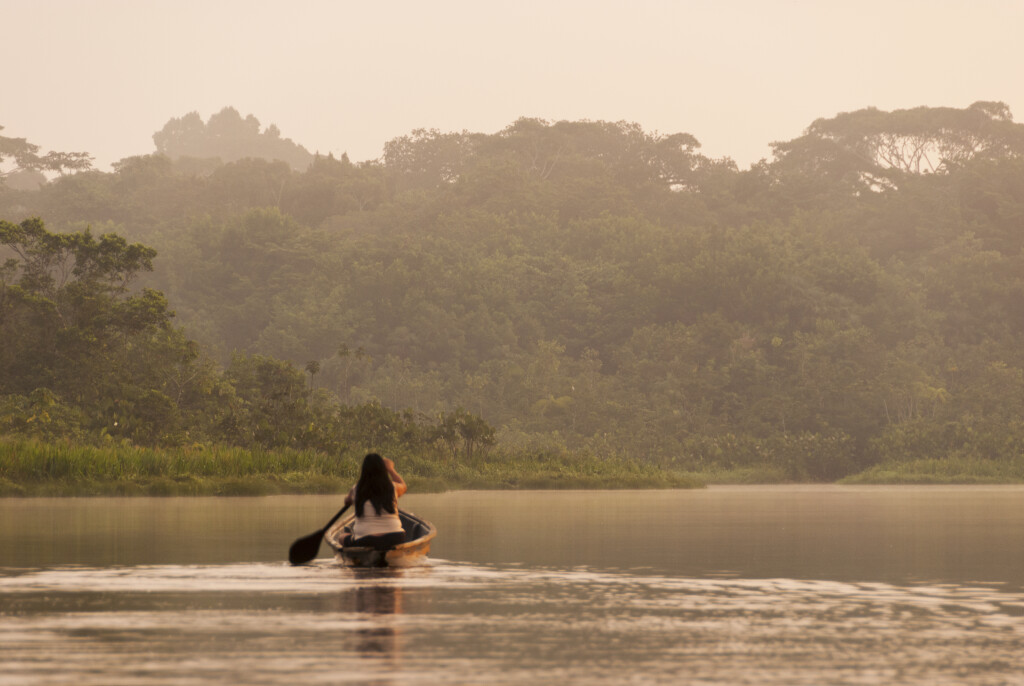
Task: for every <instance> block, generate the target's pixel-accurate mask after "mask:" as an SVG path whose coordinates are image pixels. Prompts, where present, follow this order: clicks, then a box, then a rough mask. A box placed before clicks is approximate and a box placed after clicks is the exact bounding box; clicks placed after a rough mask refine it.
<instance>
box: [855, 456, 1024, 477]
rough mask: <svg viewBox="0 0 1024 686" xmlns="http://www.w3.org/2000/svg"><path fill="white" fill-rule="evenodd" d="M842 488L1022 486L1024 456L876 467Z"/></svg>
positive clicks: (856, 475) (919, 462)
mask: <svg viewBox="0 0 1024 686" xmlns="http://www.w3.org/2000/svg"><path fill="white" fill-rule="evenodd" d="M839 483H841V484H1019V483H1024V456H1022V457H1020V458H1018V459H1015V460H1010V461H998V462H997V461H995V460H985V459H979V458H962V457H955V456H954V457H948V458H943V459H919V460H910V461H907V462H891V463H885V464H880V465H875V466H874V467H871V468H870V469H867V470H865V471H863V472H860V473H859V474H854V475H852V476H848V477H846V478H844V479H841V480H840V481H839Z"/></svg>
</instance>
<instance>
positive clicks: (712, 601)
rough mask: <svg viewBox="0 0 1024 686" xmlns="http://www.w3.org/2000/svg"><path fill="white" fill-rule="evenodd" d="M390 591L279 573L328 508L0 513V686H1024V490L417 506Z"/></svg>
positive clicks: (724, 490) (299, 504) (792, 489)
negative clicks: (425, 553) (294, 544)
mask: <svg viewBox="0 0 1024 686" xmlns="http://www.w3.org/2000/svg"><path fill="white" fill-rule="evenodd" d="M402 504H403V507H405V508H407V509H409V510H412V511H413V512H416V513H417V514H419V515H421V516H423V517H425V518H426V519H429V520H431V521H432V522H434V523H435V524H436V525H437V527H438V530H439V533H438V536H437V538H436V539H435V542H434V546H433V550H432V552H431V556H430V558H429V560H428V561H427V562H426V563H425V564H423V565H421V566H416V567H412V568H408V569H399V570H352V569H347V568H343V567H339V566H338V565H336V564H335V563H334V562H333V560H331V559H330V557H329V556H328V550H327V549H326V546H324V550H322V551H321V552H322V557H321V558H320V559H318V560H317V561H316V562H315V563H313V564H311V565H306V566H302V567H289V566H288V565H287V564H285V563H284V562H283V559H284V557H285V555H286V552H287V548H288V545H289V544H290V543H291V541H292V540H294V539H295V538H297V537H299V536H301V535H304V534H307V533H309V532H311V531H314V530H316V529H317V528H319V527H320V526H322V525H323V524H324V523H325V522H326V520H327V519H329V518H330V516H331V515H332V514H333V513H334V512H335V511H336V510H337V508H338V507H339V506H340V498H338V497H322V496H303V497H291V496H287V497H285V496H281V497H268V498H196V499H189V498H163V499H161V498H126V499H105V498H103V499H77V498H72V499H41V498H40V499H7V500H0V684H3V685H11V684H19V685H20V684H33V685H35V684H76V685H85V684H103V685H104V686H108V685H116V684H132V685H135V684H182V685H190V686H192V685H205V684H293V683H299V682H301V683H304V684H324V683H330V684H334V683H353V684H567V683H570V684H609V685H611V684H615V685H618V684H659V683H664V684H729V685H732V684H780V685H781V684H786V685H793V684H814V685H819V684H886V685H888V684H922V685H925V684H927V685H929V686H931V685H934V684H947V683H948V684H986V685H988V684H993V685H994V684H1024V676H1022V673H1024V545H1022V543H1024V488H1022V487H1016V486H1006V487H1003V486H992V487H841V486H771V487H761V486H750V487H712V488H708V489H705V490H696V491H568V492H456V493H445V494H436V495H416V494H410V495H407V496H406V497H404V498H403V499H402Z"/></svg>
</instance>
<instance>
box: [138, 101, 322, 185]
mask: <svg viewBox="0 0 1024 686" xmlns="http://www.w3.org/2000/svg"><path fill="white" fill-rule="evenodd" d="M153 142H154V143H155V144H156V149H157V152H159V153H162V154H164V155H167V156H168V157H170V158H172V159H178V158H182V157H192V158H214V157H215V158H220V159H221V160H222V161H223V162H234V161H236V160H240V159H243V158H246V157H255V158H262V159H267V160H281V161H282V162H287V163H288V164H289V165H290V166H291V167H292V168H293V169H296V170H304V169H306V167H308V166H309V164H310V163H311V162H312V161H313V155H312V154H310V152H309V151H308V150H306V149H305V148H304V147H302V146H301V145H298V144H297V143H295V142H293V141H292V140H291V139H290V138H281V131H280V130H279V129H278V128H277V126H275V125H273V124H271V125H270V126H268V127H267V128H266V129H265V130H263V131H262V132H261V131H260V122H259V120H258V119H257V118H256V117H254V116H253V115H251V114H250V115H248V116H246V117H245V118H244V119H243V118H242V115H241V114H239V112H238V110H236V109H235V108H234V107H225V108H224V109H222V110H221V111H220V112H217V113H216V114H213V115H210V118H209V119H208V120H207V122H206V123H205V124H204V123H203V120H202V118H201V117H200V116H199V113H198V112H189V113H188V114H186V115H185V116H183V117H173V118H171V120H170V121H168V122H167V123H166V124H165V125H164V128H163V129H161V130H160V131H157V132H156V133H154V134H153Z"/></svg>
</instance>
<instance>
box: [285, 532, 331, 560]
mask: <svg viewBox="0 0 1024 686" xmlns="http://www.w3.org/2000/svg"><path fill="white" fill-rule="evenodd" d="M323 537H324V530H323V529H321V530H320V531H315V532H313V533H311V534H310V535H309V536H303V537H302V538H300V539H299V540H297V541H295V543H292V547H291V548H289V549H288V561H289V562H291V563H292V564H293V565H301V564H305V563H307V562H309V561H310V560H312V559H313V558H314V557H316V556H317V553H319V552H320V541H321V540H323Z"/></svg>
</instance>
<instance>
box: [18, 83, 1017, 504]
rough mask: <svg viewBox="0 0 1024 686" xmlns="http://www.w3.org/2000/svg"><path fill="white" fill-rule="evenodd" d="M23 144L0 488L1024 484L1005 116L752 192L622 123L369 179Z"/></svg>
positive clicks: (289, 164) (438, 145) (746, 175)
mask: <svg viewBox="0 0 1024 686" xmlns="http://www.w3.org/2000/svg"><path fill="white" fill-rule="evenodd" d="M5 133H7V132H6V131H0V174H2V175H0V262H2V265H3V266H2V268H0V340H2V341H3V344H2V346H0V441H2V442H3V443H2V444H0V447H2V446H3V445H7V446H11V445H13V446H16V447H17V446H20V447H19V448H18V449H17V450H9V451H8V453H7V456H6V457H4V458H3V460H2V461H0V482H2V481H4V480H7V481H8V482H10V483H14V482H18V481H19V480H21V481H24V480H25V479H29V478H30V477H29V476H26V474H30V473H35V472H32V470H33V469H36V470H38V469H39V464H40V461H41V462H46V461H47V460H51V461H52V460H53V459H54V458H53V452H52V451H50V452H47V451H46V450H45V449H44V448H45V446H64V447H65V448H66V449H70V446H78V447H81V449H82V450H86V449H89V450H92V449H103V448H104V446H106V447H107V448H109V449H111V450H113V449H114V448H115V447H116V448H117V449H118V450H122V451H123V450H139V451H141V452H139V454H140V455H150V456H153V455H162V454H164V453H162V452H161V451H172V452H173V451H177V453H175V454H177V455H181V454H185V453H189V454H191V453H190V452H189V451H192V452H197V451H198V452H202V451H204V450H205V451H206V452H207V453H208V454H211V455H212V454H215V453H216V450H222V451H223V450H228V449H231V448H237V449H242V450H248V451H252V453H251V454H253V455H256V454H264V453H266V452H267V451H269V452H270V453H273V452H274V451H278V452H281V454H283V452H282V451H284V452H287V451H292V452H293V453H294V451H299V452H301V451H312V453H316V454H320V453H322V454H335V455H336V454H341V453H346V454H351V455H356V454H358V453H361V452H365V451H367V450H370V449H381V450H389V451H391V453H392V454H400V455H408V456H410V459H415V460H416V461H417V462H416V463H417V464H419V465H420V467H419V469H421V474H422V475H424V478H426V476H431V475H432V476H436V477H437V478H439V479H442V480H443V478H444V476H445V475H446V474H447V475H451V474H454V473H456V472H458V470H459V469H467V468H469V467H471V466H474V465H475V468H477V469H478V471H479V470H482V469H485V467H486V468H487V469H490V468H492V467H493V465H496V464H506V465H507V464H510V463H513V462H514V463H515V464H517V465H520V468H521V470H525V471H529V470H530V469H531V467H530V465H531V464H532V465H534V466H535V467H536V466H537V465H540V464H542V463H543V465H544V467H543V469H546V470H548V471H549V472H550V473H551V474H552V479H555V478H556V477H557V475H558V474H559V473H563V474H568V473H570V472H571V473H572V474H574V475H576V476H579V475H580V474H586V473H593V474H597V473H601V474H604V475H605V476H603V477H602V478H605V479H606V480H605V481H604V482H602V483H603V484H604V485H608V480H607V479H608V478H610V477H608V475H614V474H619V473H626V472H630V473H634V474H639V475H640V476H639V477H637V478H636V479H632V480H624V481H623V482H622V483H623V484H626V483H628V485H636V484H637V483H638V482H643V481H644V480H648V479H649V480H651V482H652V483H654V482H657V483H658V484H660V485H664V483H665V482H664V481H663V480H659V477H657V475H658V474H672V475H675V476H673V477H672V479H675V481H672V483H673V484H678V483H682V478H683V477H682V476H680V475H696V476H697V477H700V478H703V479H704V480H705V481H708V480H710V481H716V480H747V481H751V480H752V481H835V480H839V479H844V478H845V479H848V480H857V479H862V480H867V481H870V480H872V479H875V480H897V481H898V480H904V481H906V480H911V481H912V480H943V479H948V480H954V481H956V480H980V481H986V480H992V481H998V480H1024V125H1022V124H1018V123H1016V122H1014V121H1013V117H1012V114H1011V112H1010V111H1009V109H1008V108H1007V106H1006V105H1004V104H1002V103H998V102H977V103H974V104H973V105H971V106H969V107H966V108H962V109H958V108H943V107H918V108H914V109H907V110H895V111H891V112H886V111H881V110H878V109H875V108H865V109H862V110H858V111H854V112H849V113H842V114H839V115H836V116H834V117H831V118H823V119H818V120H816V121H814V122H812V123H811V124H810V125H809V126H808V127H807V128H806V130H805V131H804V133H803V134H802V135H801V136H800V137H798V138H796V139H793V140H789V141H780V142H775V143H772V146H771V148H772V157H771V159H764V160H761V161H760V162H758V163H757V164H754V165H752V166H751V167H750V168H749V169H740V168H739V167H738V166H737V165H736V164H735V163H734V162H732V161H731V160H729V159H713V158H708V157H706V156H704V155H702V154H701V152H700V143H699V141H698V139H697V138H696V137H695V136H694V135H691V134H689V133H674V134H660V133H652V132H648V131H645V130H644V129H643V127H642V126H641V125H639V124H635V123H628V122H603V121H557V122H549V121H543V120H538V119H525V118H524V119H519V120H517V121H515V122H513V123H511V124H510V125H509V126H508V127H507V128H505V129H503V130H501V131H498V132H497V133H493V134H483V133H472V132H466V131H463V132H441V131H437V130H425V129H420V130H415V131H412V132H411V133H409V134H408V135H404V136H400V137H398V138H395V139H394V140H391V141H389V142H388V143H386V144H385V146H384V150H383V154H382V156H381V157H380V158H379V159H376V160H370V161H365V162H358V163H354V162H352V161H350V160H349V159H348V158H347V156H345V155H342V156H341V157H340V158H335V157H334V156H333V155H328V156H322V155H319V154H316V153H312V154H311V153H310V152H309V151H308V150H307V149H306V148H304V147H302V146H301V145H298V144H297V143H294V142H293V141H291V140H290V139H286V138H283V137H282V135H281V132H280V131H279V130H278V129H277V128H276V127H275V126H272V125H271V126H269V127H266V129H261V125H260V123H259V121H258V120H257V119H256V118H255V117H253V116H252V115H249V116H247V117H245V118H243V117H242V116H241V115H240V114H239V113H238V112H237V111H236V110H234V109H232V108H225V109H224V110H223V111H221V112H220V113H218V114H216V115H213V116H211V117H210V118H209V120H208V121H207V122H203V120H202V119H201V118H200V117H199V116H198V115H197V114H194V113H193V114H190V115H186V116H185V117H181V118H174V119H171V120H170V121H169V122H168V123H167V125H166V126H165V127H164V128H163V129H162V130H161V131H159V132H156V134H155V135H154V137H153V138H154V144H155V149H154V151H153V152H152V153H149V154H144V155H139V156H137V157H129V158H126V159H123V160H121V161H119V162H117V163H116V164H115V165H114V166H113V170H112V171H110V172H103V171H98V170H95V169H93V168H92V165H91V158H90V156H89V155H88V154H87V153H54V152H51V153H48V154H46V155H43V154H40V148H39V147H38V146H37V145H35V144H34V143H30V142H28V141H26V140H24V139H19V138H13V137H6V136H5V135H4V134H5ZM26 446H28V447H31V450H29V448H28V447H26ZM147 450H149V451H150V452H146V451H147ZM19 451H20V452H22V453H24V452H32V451H36V452H39V453H40V455H42V457H40V458H39V460H38V461H36V462H35V463H33V464H34V465H35V466H32V465H28V466H23V470H27V471H20V472H19V471H17V470H16V469H15V467H14V466H12V465H13V462H14V461H15V459H14V458H13V457H11V455H14V454H16V453H18V452H19ZM261 451H262V452H261ZM167 454H170V453H167ZM289 454H291V453H289ZM296 454H297V453H296ZM303 454H305V453H303ZM47 456H49V457H47ZM119 459H120V458H119ZM154 459H155V458H154ZM516 461H518V462H516ZM430 465H434V467H431V466H430ZM487 465H491V467H487ZM581 465H583V466H582V467H581ZM602 465H604V467H602ZM609 465H613V466H614V468H613V469H610V471H607V472H601V470H602V469H603V468H607V467H608V466H609ZM5 469H6V470H7V471H4V470H5ZM18 469H22V467H19V468H18ZM324 469H326V470H327V471H329V469H328V468H326V467H325V468H324ZM432 469H433V470H434V471H431V470H432ZM538 469H540V467H538ZM437 470H441V471H437ZM444 470H447V471H444ZM631 470H632V471H631ZM636 470H640V471H636ZM325 473H326V472H325ZM606 477H607V478H606ZM502 478H503V479H504V478H505V477H502ZM612 481H614V479H612ZM453 483H462V484H467V483H469V484H471V483H474V482H473V480H472V479H469V478H468V477H467V478H466V479H463V480H461V481H460V480H458V479H456V480H455V481H454V482H453ZM502 483H505V484H506V485H509V484H511V485H515V484H516V483H521V482H517V481H516V480H515V479H514V478H512V477H509V478H508V479H506V480H505V481H503V482H502ZM523 483H525V482H523Z"/></svg>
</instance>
